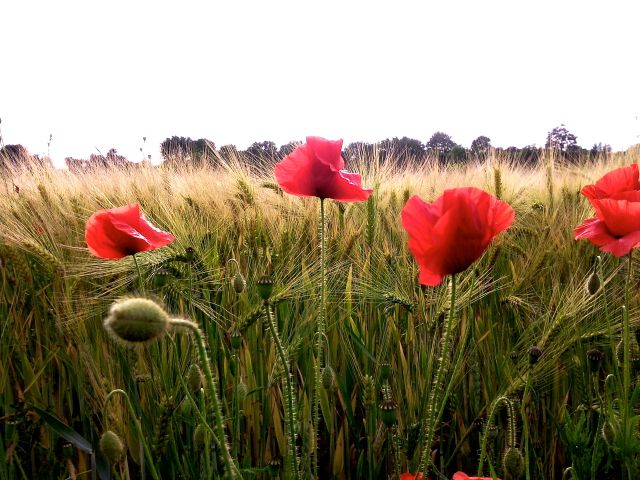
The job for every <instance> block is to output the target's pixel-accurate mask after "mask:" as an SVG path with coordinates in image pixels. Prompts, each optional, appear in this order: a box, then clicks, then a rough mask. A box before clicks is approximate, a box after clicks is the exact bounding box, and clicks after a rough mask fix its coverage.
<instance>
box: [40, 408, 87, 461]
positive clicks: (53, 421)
mask: <svg viewBox="0 0 640 480" xmlns="http://www.w3.org/2000/svg"><path fill="white" fill-rule="evenodd" d="M32 408H33V410H35V412H36V413H37V414H38V415H40V418H41V419H42V420H43V421H44V422H45V423H46V424H47V425H49V426H50V427H51V429H52V430H53V431H54V432H56V433H57V434H58V435H60V436H61V437H62V438H64V439H65V440H66V441H67V442H69V443H71V444H73V445H74V446H75V447H77V448H79V449H80V450H82V451H83V452H85V453H93V447H92V446H91V443H90V442H89V441H88V440H87V439H85V438H84V437H83V436H82V435H80V434H79V433H78V432H76V431H75V430H74V429H72V428H71V427H70V426H69V425H67V424H66V423H64V422H63V421H62V420H60V419H59V418H58V417H56V416H55V415H52V414H50V413H49V412H47V411H46V410H42V409H41V408H38V407H35V406H34V407H32Z"/></svg>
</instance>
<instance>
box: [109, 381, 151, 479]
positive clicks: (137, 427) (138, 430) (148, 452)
mask: <svg viewBox="0 0 640 480" xmlns="http://www.w3.org/2000/svg"><path fill="white" fill-rule="evenodd" d="M115 394H120V395H122V396H123V397H124V398H125V403H126V404H127V409H128V410H129V415H131V418H133V426H134V428H135V430H136V433H137V434H138V437H140V444H141V445H142V450H143V451H144V456H145V457H146V459H147V465H148V468H149V473H151V477H152V478H153V479H154V480H160V476H159V475H158V472H157V471H156V467H155V464H154V460H153V457H152V456H151V450H149V445H147V441H146V440H145V437H144V434H143V433H142V427H141V425H140V420H139V419H138V416H137V415H136V411H135V410H134V408H133V405H131V400H130V399H129V395H127V392H125V391H124V390H121V389H119V388H118V389H116V390H111V391H110V392H109V394H108V395H107V398H105V400H104V407H103V408H104V410H105V411H106V410H107V405H108V403H109V400H111V398H112V397H113V396H114V395H115ZM140 468H141V469H142V470H144V465H141V466H140ZM142 475H143V476H144V472H143V473H142Z"/></svg>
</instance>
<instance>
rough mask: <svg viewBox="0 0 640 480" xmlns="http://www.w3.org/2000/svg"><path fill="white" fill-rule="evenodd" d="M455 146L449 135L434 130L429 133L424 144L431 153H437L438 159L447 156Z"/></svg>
mask: <svg viewBox="0 0 640 480" xmlns="http://www.w3.org/2000/svg"><path fill="white" fill-rule="evenodd" d="M455 146H456V143H455V142H454V141H453V140H451V137H450V136H449V135H447V134H446V133H443V132H436V133H434V134H433V135H431V138H430V139H429V141H428V142H427V143H426V144H425V149H426V150H427V152H428V153H430V154H432V155H437V156H438V158H439V159H440V160H444V159H445V158H447V155H448V154H449V152H450V151H451V149H453V147H455Z"/></svg>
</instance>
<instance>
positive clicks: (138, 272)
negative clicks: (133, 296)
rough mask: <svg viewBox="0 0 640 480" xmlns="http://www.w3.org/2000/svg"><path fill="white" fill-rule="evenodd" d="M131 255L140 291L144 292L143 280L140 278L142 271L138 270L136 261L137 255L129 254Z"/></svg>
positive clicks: (138, 266) (138, 265)
mask: <svg viewBox="0 0 640 480" xmlns="http://www.w3.org/2000/svg"><path fill="white" fill-rule="evenodd" d="M131 256H132V257H133V263H134V264H135V266H136V272H137V274H138V285H139V287H140V293H144V281H143V280H142V271H141V270H140V263H139V262H138V257H137V256H136V254H135V253H134V254H133V255H131Z"/></svg>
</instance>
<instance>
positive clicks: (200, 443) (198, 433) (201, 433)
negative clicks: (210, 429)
mask: <svg viewBox="0 0 640 480" xmlns="http://www.w3.org/2000/svg"><path fill="white" fill-rule="evenodd" d="M206 440H207V429H206V428H205V427H204V425H203V424H202V423H199V424H198V426H197V427H196V429H195V430H194V431H193V445H194V446H195V447H196V448H197V449H198V450H200V449H201V448H204V445H205V442H206Z"/></svg>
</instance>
